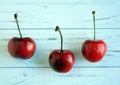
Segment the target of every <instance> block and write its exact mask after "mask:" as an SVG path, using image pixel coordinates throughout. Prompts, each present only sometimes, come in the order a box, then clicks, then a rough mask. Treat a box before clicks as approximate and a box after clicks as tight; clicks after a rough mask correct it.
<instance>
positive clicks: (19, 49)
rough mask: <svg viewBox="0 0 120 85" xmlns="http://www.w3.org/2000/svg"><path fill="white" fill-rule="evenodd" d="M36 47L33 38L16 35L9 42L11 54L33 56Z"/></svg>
mask: <svg viewBox="0 0 120 85" xmlns="http://www.w3.org/2000/svg"><path fill="white" fill-rule="evenodd" d="M35 49H36V45H35V42H34V41H33V40H32V39H31V38H28V37H26V38H18V37H14V38H12V39H10V40H9V42H8V51H9V53H10V54H11V56H14V57H20V58H23V59H28V58H30V57H32V55H33V54H34V52H35Z"/></svg>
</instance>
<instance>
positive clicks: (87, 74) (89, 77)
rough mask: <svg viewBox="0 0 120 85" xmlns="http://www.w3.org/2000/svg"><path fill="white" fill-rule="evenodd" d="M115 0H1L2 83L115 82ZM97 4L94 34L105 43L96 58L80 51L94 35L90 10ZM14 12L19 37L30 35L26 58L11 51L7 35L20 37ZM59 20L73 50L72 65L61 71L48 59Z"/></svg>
mask: <svg viewBox="0 0 120 85" xmlns="http://www.w3.org/2000/svg"><path fill="white" fill-rule="evenodd" d="M119 5H120V2H119V1H118V0H102V1H101V0H1V1H0V9H1V10H0V84H1V85H42V84H43V85H73V84H74V85H75V84H77V85H78V84H79V85H118V84H119V80H120V79H119V77H120V57H119V56H120V43H119V41H120V37H119V36H120V33H119V32H120V25H119V22H120V11H118V9H120V6H119ZM93 10H96V12H97V13H96V26H97V39H103V40H104V41H105V42H106V43H107V53H106V54H105V57H104V58H103V59H102V60H101V61H100V62H98V63H90V62H88V61H87V60H85V59H84V58H83V56H82V54H81V47H82V44H83V42H84V41H85V40H87V39H93V28H92V27H93V25H92V24H93V21H92V14H91V11H93ZM14 13H18V18H19V23H20V27H21V31H22V33H23V36H24V37H31V38H33V39H34V40H35V42H36V45H37V49H36V52H35V54H34V55H33V57H32V58H31V59H27V60H22V59H18V58H14V57H12V56H10V54H9V53H8V49H7V44H8V41H9V40H10V39H11V38H12V37H15V36H16V37H19V35H18V31H17V27H16V24H15V22H14V21H15V20H14V17H13V15H14ZM56 25H59V26H60V27H61V29H62V33H63V37H64V49H69V50H71V51H73V53H74V54H75V64H74V67H73V69H72V70H71V71H70V72H69V73H66V74H60V73H56V72H55V71H53V70H52V69H51V68H50V66H49V63H48V57H49V54H50V52H51V51H52V50H54V49H59V48H60V37H59V34H58V33H56V32H55V31H54V29H55V26H56Z"/></svg>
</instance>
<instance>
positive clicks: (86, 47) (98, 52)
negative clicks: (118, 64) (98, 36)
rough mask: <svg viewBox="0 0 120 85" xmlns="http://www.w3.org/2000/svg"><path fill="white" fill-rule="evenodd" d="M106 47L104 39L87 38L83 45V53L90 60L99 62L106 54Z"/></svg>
mask: <svg viewBox="0 0 120 85" xmlns="http://www.w3.org/2000/svg"><path fill="white" fill-rule="evenodd" d="M106 48H107V47H106V44H105V42H104V41H103V40H97V41H93V40H87V41H85V42H84V44H83V46H82V54H83V56H84V57H85V58H86V59H87V60H88V61H90V62H98V61H100V60H101V59H102V58H103V56H104V55H105V53H106V50H107V49H106Z"/></svg>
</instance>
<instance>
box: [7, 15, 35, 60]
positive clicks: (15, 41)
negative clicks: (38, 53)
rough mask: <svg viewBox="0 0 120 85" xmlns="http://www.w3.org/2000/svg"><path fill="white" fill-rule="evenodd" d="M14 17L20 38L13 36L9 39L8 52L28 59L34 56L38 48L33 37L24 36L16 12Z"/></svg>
mask: <svg viewBox="0 0 120 85" xmlns="http://www.w3.org/2000/svg"><path fill="white" fill-rule="evenodd" d="M14 18H15V20H16V23H17V27H18V31H19V35H20V38H18V37H13V38H12V39H10V40H9V42H8V52H9V53H10V55H11V56H14V57H19V58H23V59H28V58H30V57H32V55H33V54H34V52H35V50H36V44H35V42H34V41H33V40H32V39H31V38H29V37H26V38H23V37H22V33H21V31H20V28H19V24H18V20H17V14H14Z"/></svg>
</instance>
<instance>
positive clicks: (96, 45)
mask: <svg viewBox="0 0 120 85" xmlns="http://www.w3.org/2000/svg"><path fill="white" fill-rule="evenodd" d="M92 14H93V20H94V40H86V41H85V42H84V43H83V46H82V54H83V56H84V58H85V59H87V60H88V61H90V62H98V61H100V60H101V59H102V58H103V57H104V55H105V53H106V50H107V46H106V43H105V42H104V41H103V40H95V37H96V36H95V35H96V32H95V31H96V28H95V11H93V12H92Z"/></svg>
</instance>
